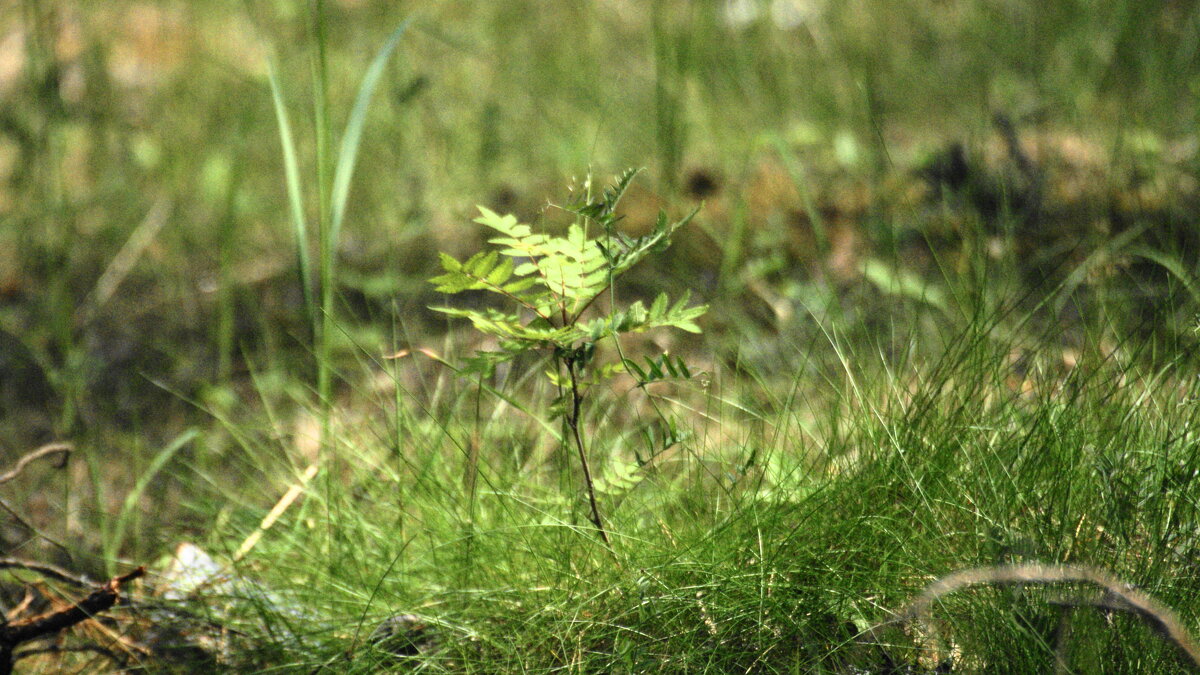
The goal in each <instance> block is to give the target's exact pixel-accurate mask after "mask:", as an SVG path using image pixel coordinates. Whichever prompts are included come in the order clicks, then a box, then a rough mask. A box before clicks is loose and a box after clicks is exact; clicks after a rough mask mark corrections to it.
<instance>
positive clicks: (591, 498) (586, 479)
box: [566, 356, 612, 551]
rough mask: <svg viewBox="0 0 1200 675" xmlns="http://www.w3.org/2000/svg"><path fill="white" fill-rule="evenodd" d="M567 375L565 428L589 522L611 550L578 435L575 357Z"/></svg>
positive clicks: (579, 397)
mask: <svg viewBox="0 0 1200 675" xmlns="http://www.w3.org/2000/svg"><path fill="white" fill-rule="evenodd" d="M566 363H567V374H568V375H569V376H570V378H571V414H570V415H568V416H567V426H569V427H571V436H572V437H573V438H574V440H575V449H576V450H578V452H579V465H580V466H581V467H582V468H583V485H584V488H585V491H586V492H587V498H588V506H589V507H591V511H592V513H591V521H592V524H593V525H595V526H596V531H597V532H598V533H599V534H600V539H601V540H602V541H604V545H605V546H607V547H608V549H609V550H610V551H611V550H612V542H611V541H609V539H608V532H607V531H606V530H605V529H604V521H603V519H601V518H600V507H599V506H598V505H597V504H596V484H595V482H594V481H593V480H592V469H591V466H590V465H589V464H588V459H587V452H586V450H585V449H584V446H583V437H582V436H581V435H580V433H579V415H580V411H581V409H582V407H583V396H582V395H581V394H580V393H579V376H578V373H577V370H576V362H575V357H572V356H568V357H567V358H566Z"/></svg>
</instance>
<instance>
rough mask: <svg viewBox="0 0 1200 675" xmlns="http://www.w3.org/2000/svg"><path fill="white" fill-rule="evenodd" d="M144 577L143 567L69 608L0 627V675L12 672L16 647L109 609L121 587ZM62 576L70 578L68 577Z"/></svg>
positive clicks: (118, 599) (116, 598)
mask: <svg viewBox="0 0 1200 675" xmlns="http://www.w3.org/2000/svg"><path fill="white" fill-rule="evenodd" d="M145 574H146V568H145V567H138V568H137V569H135V570H133V571H132V572H129V573H128V574H124V575H122V576H119V577H114V578H112V579H110V580H109V581H108V583H106V584H104V585H103V586H101V587H100V588H98V589H96V590H95V591H92V593H91V594H90V595H88V596H87V597H86V598H84V599H83V600H80V601H79V602H77V603H75V604H74V605H71V606H70V607H67V608H65V609H60V610H55V611H52V612H46V613H45V614H39V615H38V616H33V617H29V618H28V619H21V620H20V621H11V622H9V623H7V624H4V625H3V626H0V675H10V674H11V673H12V669H13V661H14V660H15V659H16V658H17V656H19V655H16V654H14V653H13V650H14V649H16V647H17V645H19V644H21V643H22V642H28V641H29V640H34V639H36V638H40V637H42V636H45V635H52V634H54V633H57V632H59V631H62V630H64V629H67V628H70V627H71V626H74V625H75V624H77V623H81V622H83V621H86V620H88V619H90V618H92V617H93V616H95V615H96V614H99V613H100V612H103V611H106V610H108V609H111V608H112V606H113V605H115V604H117V602H118V601H120V599H121V585H122V584H126V583H129V582H130V581H133V580H134V579H138V578H140V577H142V576H145ZM65 576H67V577H70V576H71V575H65Z"/></svg>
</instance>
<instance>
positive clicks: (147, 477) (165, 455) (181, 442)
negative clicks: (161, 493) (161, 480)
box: [104, 427, 200, 565]
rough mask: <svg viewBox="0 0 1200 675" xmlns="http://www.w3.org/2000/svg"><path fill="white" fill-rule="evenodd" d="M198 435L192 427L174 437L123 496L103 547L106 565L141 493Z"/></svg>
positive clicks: (120, 541)
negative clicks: (115, 520)
mask: <svg viewBox="0 0 1200 675" xmlns="http://www.w3.org/2000/svg"><path fill="white" fill-rule="evenodd" d="M199 435H200V430H199V429H197V428H195V427H192V428H190V429H188V430H186V431H184V432H183V433H182V434H179V435H178V436H176V437H175V440H173V441H171V442H170V443H168V444H167V445H166V447H164V448H163V449H162V450H159V451H158V454H157V455H155V456H154V459H153V460H151V462H150V466H149V467H147V469H146V471H145V473H143V474H142V475H141V476H140V477H139V478H138V479H137V483H135V484H134V486H133V489H132V490H130V491H129V494H127V495H125V502H124V503H123V504H121V513H120V514H119V515H118V516H117V522H116V525H115V526H114V529H113V532H112V536H111V537H109V538H108V541H107V542H105V546H104V558H105V560H106V562H107V563H108V564H110V565H111V564H112V563H113V562H114V560H115V558H116V556H117V553H118V552H119V551H120V550H121V544H123V543H124V539H125V530H126V529H127V527H128V525H129V520H130V518H131V517H132V515H133V511H134V509H136V508H137V505H138V502H139V501H141V499H142V493H144V492H145V491H146V488H147V487H149V486H150V483H151V481H153V480H154V478H155V476H157V475H158V473H159V472H160V471H162V470H163V467H165V466H166V465H167V462H169V461H171V458H172V457H174V456H175V453H177V452H179V451H180V450H181V449H182V448H183V446H185V445H187V444H188V443H191V442H192V440H193V439H195V438H196V436H199Z"/></svg>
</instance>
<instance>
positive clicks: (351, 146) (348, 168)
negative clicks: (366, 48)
mask: <svg viewBox="0 0 1200 675" xmlns="http://www.w3.org/2000/svg"><path fill="white" fill-rule="evenodd" d="M410 22H411V19H405V20H404V21H401V22H400V25H399V26H397V27H396V30H394V31H392V35H391V37H390V38H388V41H387V43H386V44H384V46H383V48H382V49H380V50H379V52H378V53H377V54H376V55H375V60H374V61H372V62H371V67H370V68H368V69H367V74H366V75H364V76H363V80H362V84H361V85H359V88H358V96H357V97H356V98H355V99H354V107H353V108H351V109H350V118H349V120H347V122H346V130H345V132H344V133H343V134H342V143H341V148H340V149H339V150H338V158H337V168H336V169H334V175H333V191H332V193H331V195H330V208H331V212H330V224H329V228H330V229H329V242H330V244H331V245H333V244H336V243H337V241H338V235H339V234H340V233H341V229H342V222H343V220H344V219H345V216H346V202H347V201H348V199H349V197H350V180H351V178H353V176H354V166H355V163H356V162H357V160H358V148H359V146H360V145H361V143H362V132H363V127H364V126H365V125H366V120H367V108H368V107H370V104H371V97H372V96H373V95H374V93H375V87H376V86H378V84H379V78H380V77H381V76H382V75H383V69H384V67H385V66H387V62H388V59H389V58H390V57H391V55H392V52H393V51H395V50H396V45H398V44H400V38H401V37H402V36H403V35H404V31H405V30H407V29H408V25H409V23H410Z"/></svg>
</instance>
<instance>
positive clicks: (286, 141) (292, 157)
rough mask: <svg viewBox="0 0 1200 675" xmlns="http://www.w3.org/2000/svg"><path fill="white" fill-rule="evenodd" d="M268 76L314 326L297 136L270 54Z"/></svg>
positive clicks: (307, 307)
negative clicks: (295, 135) (293, 134)
mask: <svg viewBox="0 0 1200 675" xmlns="http://www.w3.org/2000/svg"><path fill="white" fill-rule="evenodd" d="M267 80H268V81H269V82H270V83H271V99H272V101H273V102H274V104H275V121H276V124H277V125H278V127H279V143H280V145H281V146H282V148H283V168H284V173H285V176H286V180H287V191H288V210H289V211H291V215H292V237H293V239H294V240H295V242H296V266H297V267H299V268H300V284H301V286H302V287H303V290H304V309H305V311H306V312H307V313H308V320H309V324H310V325H311V326H312V328H313V330H316V327H317V307H316V303H315V302H314V299H313V284H312V268H311V266H310V263H309V260H308V226H307V224H306V223H305V218H304V191H303V188H302V187H301V185H300V163H299V161H297V159H296V139H295V137H294V136H292V124H291V121H290V120H289V119H288V113H287V107H286V106H285V105H284V102H283V86H282V84H281V83H280V79H279V70H278V66H277V64H276V63H275V58H274V57H273V56H272V57H270V58H268V59H267Z"/></svg>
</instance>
